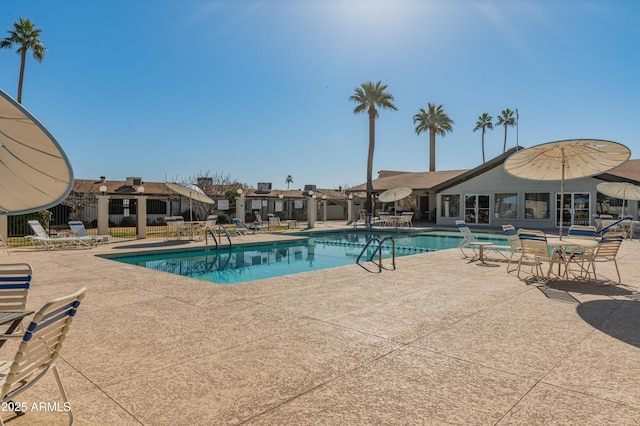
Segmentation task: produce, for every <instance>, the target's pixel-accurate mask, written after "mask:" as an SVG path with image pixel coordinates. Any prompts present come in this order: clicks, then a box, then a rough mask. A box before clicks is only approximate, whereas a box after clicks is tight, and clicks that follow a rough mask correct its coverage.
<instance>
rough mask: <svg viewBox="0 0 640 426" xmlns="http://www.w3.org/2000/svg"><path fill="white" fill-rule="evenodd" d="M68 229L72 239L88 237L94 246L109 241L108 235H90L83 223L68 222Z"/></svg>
mask: <svg viewBox="0 0 640 426" xmlns="http://www.w3.org/2000/svg"><path fill="white" fill-rule="evenodd" d="M69 228H71V232H73V236H74V237H83V238H85V237H90V238H91V240H92V241H93V243H94V244H99V243H104V242H107V241H109V235H91V234H89V233H88V232H87V229H86V228H85V227H84V223H82V222H81V221H79V220H72V221H70V222H69Z"/></svg>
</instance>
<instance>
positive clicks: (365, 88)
mask: <svg viewBox="0 0 640 426" xmlns="http://www.w3.org/2000/svg"><path fill="white" fill-rule="evenodd" d="M385 90H387V85H386V84H382V82H381V81H378V82H377V83H374V82H372V81H368V82H366V83H362V84H361V85H360V87H356V88H355V93H354V94H353V95H352V96H351V97H349V100H350V101H352V102H355V103H356V104H357V105H356V107H355V108H354V110H353V113H354V114H360V113H363V112H365V111H366V112H367V113H368V114H369V155H368V156H367V201H366V203H365V206H364V207H365V209H366V210H367V211H368V212H371V211H372V207H373V200H372V198H373V180H372V174H373V151H374V148H375V144H376V143H375V141H376V118H378V110H377V109H376V107H378V108H386V109H392V110H394V111H397V110H398V108H396V106H395V105H394V104H393V101H394V99H393V95H392V94H391V93H389V92H386V91H385Z"/></svg>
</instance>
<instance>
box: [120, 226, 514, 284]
mask: <svg viewBox="0 0 640 426" xmlns="http://www.w3.org/2000/svg"><path fill="white" fill-rule="evenodd" d="M388 235H391V236H392V237H393V239H394V241H395V245H396V257H398V256H408V255H412V254H417V253H425V252H429V251H434V250H442V249H448V248H453V247H457V246H458V244H459V243H460V241H461V240H462V235H461V234H460V232H457V231H456V232H448V231H432V232H421V233H415V232H414V233H393V234H389V233H384V232H378V231H344V232H331V233H319V234H311V235H309V238H308V239H307V240H304V241H294V242H286V243H285V242H282V243H269V244H266V245H264V244H263V245H251V246H238V247H232V248H231V249H230V248H229V247H226V248H225V247H222V246H221V247H220V249H218V250H216V249H215V248H206V249H198V250H195V251H194V250H181V251H163V252H161V253H158V252H155V253H150V254H145V253H137V254H130V255H126V254H123V255H119V256H108V257H109V259H112V260H116V261H119V262H124V263H128V264H131V265H137V266H143V267H145V268H150V269H155V270H158V271H164V272H170V273H173V274H178V275H182V276H187V277H191V278H197V279H200V280H204V281H209V282H212V283H216V284H235V283H240V282H245V281H252V280H257V279H262V278H273V277H279V276H283V275H290V274H296V273H300V272H308V271H314V270H319V269H327V268H335V267H337V266H344V265H352V264H354V263H355V262H356V259H357V257H358V255H359V254H360V253H361V251H362V250H363V248H364V246H365V244H366V243H367V241H368V240H369V239H371V238H378V239H381V240H382V239H383V238H384V237H385V236H388ZM477 238H478V240H480V241H489V242H493V243H495V244H500V245H505V244H506V240H505V238H504V237H502V236H499V235H487V236H481V235H477ZM372 247H373V246H370V247H369V248H368V249H367V250H368V252H367V253H366V254H365V255H363V257H362V259H363V260H364V261H366V260H368V259H369V257H370V256H371V254H373V248H372ZM390 257H391V242H390V241H389V240H387V241H386V242H385V244H384V245H383V258H390Z"/></svg>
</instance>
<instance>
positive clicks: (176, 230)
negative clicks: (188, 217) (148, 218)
mask: <svg viewBox="0 0 640 426" xmlns="http://www.w3.org/2000/svg"><path fill="white" fill-rule="evenodd" d="M164 222H165V223H166V224H167V239H169V238H171V237H175V238H176V239H178V240H179V239H180V237H181V236H182V235H185V234H186V227H185V223H184V218H183V217H182V216H169V217H166V218H165V219H164Z"/></svg>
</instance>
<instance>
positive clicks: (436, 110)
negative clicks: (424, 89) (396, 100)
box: [413, 102, 453, 172]
mask: <svg viewBox="0 0 640 426" xmlns="http://www.w3.org/2000/svg"><path fill="white" fill-rule="evenodd" d="M413 123H414V124H416V123H417V124H418V125H417V126H416V134H418V135H419V134H420V133H422V132H426V131H427V130H428V131H429V171H430V172H435V171H436V134H438V135H440V136H444V135H445V134H446V133H447V132H450V131H452V130H453V120H452V119H451V118H449V116H448V115H447V113H445V112H444V109H443V105H438V106H437V107H436V106H435V104H432V103H431V102H429V103H428V106H427V111H425V110H424V108H420V111H418V113H417V114H416V115H414V116H413Z"/></svg>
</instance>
